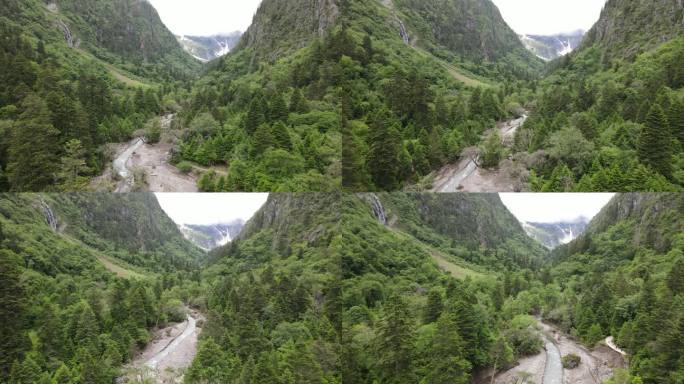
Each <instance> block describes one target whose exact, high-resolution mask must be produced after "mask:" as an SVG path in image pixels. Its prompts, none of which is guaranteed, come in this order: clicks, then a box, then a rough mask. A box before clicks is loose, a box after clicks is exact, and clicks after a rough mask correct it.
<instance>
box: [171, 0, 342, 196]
mask: <svg viewBox="0 0 684 384" xmlns="http://www.w3.org/2000/svg"><path fill="white" fill-rule="evenodd" d="M293 10H297V11H300V12H301V13H299V14H298V13H295V12H293ZM340 12H342V9H340V8H338V5H337V2H336V1H329V0H325V1H313V2H311V1H305V0H296V1H283V0H266V1H263V2H262V3H261V6H260V7H259V9H258V11H257V13H256V15H255V17H254V23H253V25H252V26H251V27H250V29H249V30H248V31H247V32H246V33H245V34H244V35H243V37H242V39H241V43H240V44H239V45H238V46H237V47H236V48H235V49H234V50H233V51H232V52H231V53H230V54H228V55H226V56H224V57H222V58H221V59H218V60H214V61H213V62H212V63H210V64H209V65H208V67H209V69H208V71H207V73H206V75H205V76H203V77H202V79H201V80H200V81H198V82H197V83H196V84H195V85H194V88H193V89H194V91H193V92H192V100H191V101H190V103H189V104H190V105H189V107H188V108H186V109H184V110H183V111H182V113H181V115H180V116H179V120H180V121H182V128H189V130H188V132H187V134H186V135H184V137H183V142H182V143H181V144H180V153H179V157H180V158H182V159H183V160H187V161H192V162H196V163H200V164H201V165H203V166H207V167H209V166H213V165H226V166H229V169H228V172H227V174H225V173H224V174H219V173H212V172H207V173H206V174H205V175H204V177H203V178H202V180H200V186H201V189H202V190H203V191H254V192H256V191H259V192H272V191H279V192H304V191H324V192H332V191H337V190H339V189H340V184H341V178H342V177H341V159H340V157H341V146H342V143H341V141H342V140H341V124H342V119H341V117H340V115H339V108H340V100H339V98H338V97H337V96H336V95H338V94H339V89H340V86H341V82H340V79H339V77H338V76H329V75H330V74H333V73H342V72H344V70H342V68H343V67H344V66H345V64H344V63H345V61H346V59H345V60H342V58H343V57H344V56H345V51H344V50H343V49H339V48H340V47H339V46H338V43H339V38H337V36H338V35H339V33H340V31H339V28H337V29H336V28H334V23H335V20H337V17H338V16H337V15H338V13H340ZM292 26H295V27H294V28H293V27H292ZM276 59H277V60H276ZM331 71H332V72H331Z"/></svg>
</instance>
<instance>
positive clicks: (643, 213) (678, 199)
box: [554, 193, 684, 257]
mask: <svg viewBox="0 0 684 384" xmlns="http://www.w3.org/2000/svg"><path fill="white" fill-rule="evenodd" d="M683 211H684V196H683V195H681V194H672V193H626V194H621V195H617V196H616V197H615V198H614V199H613V200H611V202H610V203H609V204H608V205H607V206H606V207H605V208H603V209H602V210H601V212H600V213H599V214H598V215H597V216H596V217H595V218H594V219H593V220H592V221H591V223H589V225H588V226H587V229H586V230H585V232H584V234H582V235H581V236H579V237H578V238H577V239H576V240H575V241H573V242H571V243H570V244H568V245H565V246H562V247H559V248H558V249H557V250H556V252H554V255H557V257H563V255H571V254H575V253H585V252H586V253H588V252H593V251H595V250H596V249H595V248H594V245H593V239H594V238H595V237H599V236H604V234H605V233H606V232H608V231H609V230H610V229H611V228H614V227H615V226H617V225H625V226H626V228H625V231H626V232H623V235H624V236H623V237H624V239H625V240H627V243H628V244H629V245H630V246H631V247H633V248H632V252H634V251H635V250H636V249H638V248H639V247H644V248H651V249H654V250H657V251H660V252H662V251H665V250H667V249H669V248H671V247H672V241H673V239H674V238H675V236H676V235H677V234H679V233H682V232H683V231H684V223H683V222H682V214H681V213H682V212H683Z"/></svg>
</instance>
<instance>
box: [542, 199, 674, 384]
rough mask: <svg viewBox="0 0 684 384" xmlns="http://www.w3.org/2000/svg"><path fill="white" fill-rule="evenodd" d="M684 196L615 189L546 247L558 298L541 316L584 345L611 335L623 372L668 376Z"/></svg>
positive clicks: (662, 379)
mask: <svg viewBox="0 0 684 384" xmlns="http://www.w3.org/2000/svg"><path fill="white" fill-rule="evenodd" d="M683 208H684V196H682V195H681V194H667V193H661V194H631V193H630V194H623V195H616V196H615V198H614V199H613V200H612V201H611V202H610V203H609V204H608V205H607V206H606V207H605V208H604V209H603V210H602V211H601V212H600V213H599V214H598V215H597V216H596V218H594V220H592V222H591V223H590V224H589V227H588V228H587V230H586V232H585V233H584V234H583V235H582V236H580V237H579V238H578V239H577V240H575V241H573V242H571V243H570V244H568V245H565V246H561V247H559V248H557V249H556V250H555V251H554V252H553V253H552V260H554V264H555V265H554V267H553V268H552V269H551V271H550V274H551V275H552V276H553V277H554V278H555V281H556V282H557V283H559V284H561V287H562V288H563V295H564V297H565V298H564V299H563V300H561V301H560V302H558V304H557V306H556V308H555V309H553V310H551V311H549V312H548V314H547V315H546V317H547V318H548V319H549V320H551V321H553V322H556V323H558V324H559V325H560V326H561V327H563V328H564V329H573V330H574V332H575V334H576V335H577V336H579V337H580V338H581V339H582V340H583V341H584V342H585V343H586V344H587V345H589V346H592V345H594V344H595V343H596V342H598V341H600V340H603V339H604V338H605V337H606V336H609V335H612V336H614V338H615V340H616V343H617V345H618V346H620V347H621V348H623V349H624V350H626V351H627V352H628V353H629V360H630V374H631V375H633V376H634V377H635V380H638V379H637V378H636V377H638V378H639V379H641V381H642V382H644V383H652V384H655V383H670V382H672V383H674V382H676V381H677V380H678V377H680V375H681V374H682V373H683V372H684V364H682V361H681V359H680V357H681V355H682V352H683V351H684V345H683V344H682V343H681V340H682V337H683V336H684V316H683V315H682V313H684V312H683V310H684V284H683V283H682V281H683V280H682V276H684V274H683V273H682V271H684V236H682V233H684V216H683V215H682V212H684V210H683Z"/></svg>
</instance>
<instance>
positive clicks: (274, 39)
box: [235, 0, 341, 62]
mask: <svg viewBox="0 0 684 384" xmlns="http://www.w3.org/2000/svg"><path fill="white" fill-rule="evenodd" d="M340 3H341V2H340V1H339V0H313V1H311V0H265V1H263V2H262V3H261V5H260V6H259V9H258V10H257V13H256V15H255V16H254V20H253V21H252V25H251V26H250V27H249V28H248V29H247V31H245V33H244V35H243V36H242V39H241V40H240V43H239V44H238V46H237V47H236V48H235V49H236V50H238V51H239V50H247V51H249V52H250V55H251V56H252V60H265V61H267V62H272V61H275V60H276V59H278V58H279V57H281V56H283V55H286V54H288V53H293V52H294V51H296V50H298V49H300V48H304V47H305V46H307V45H308V44H309V43H310V42H311V40H312V38H315V37H323V36H325V33H326V32H327V31H328V30H330V29H332V27H333V26H334V25H335V24H336V22H337V19H338V17H339V16H340V12H341V9H340V7H341V4H340Z"/></svg>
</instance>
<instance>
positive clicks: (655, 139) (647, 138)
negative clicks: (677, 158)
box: [638, 104, 672, 177]
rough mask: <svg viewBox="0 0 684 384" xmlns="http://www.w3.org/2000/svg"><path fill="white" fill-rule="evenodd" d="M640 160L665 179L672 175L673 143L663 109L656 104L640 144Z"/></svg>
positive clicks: (647, 117)
mask: <svg viewBox="0 0 684 384" xmlns="http://www.w3.org/2000/svg"><path fill="white" fill-rule="evenodd" d="M638 153H639V159H640V160H641V161H642V162H643V163H644V164H646V165H650V166H651V167H653V169H655V170H656V171H658V172H659V173H660V174H662V175H663V176H665V177H670V176H671V175H672V142H671V135H670V128H669V126H668V123H667V118H666V116H665V112H663V108H662V107H661V106H660V105H658V104H654V105H653V107H651V110H650V111H649V113H648V116H646V122H645V124H644V128H643V131H642V132H641V136H640V137H639V144H638Z"/></svg>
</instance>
